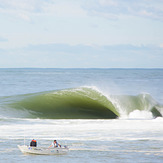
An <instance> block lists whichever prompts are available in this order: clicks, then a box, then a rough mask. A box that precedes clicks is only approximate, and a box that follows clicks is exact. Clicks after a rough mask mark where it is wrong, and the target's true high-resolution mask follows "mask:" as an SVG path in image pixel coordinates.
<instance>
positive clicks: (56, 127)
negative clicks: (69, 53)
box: [0, 68, 163, 163]
mask: <svg viewBox="0 0 163 163" xmlns="http://www.w3.org/2000/svg"><path fill="white" fill-rule="evenodd" d="M162 116H163V69H98V68H97V69H45V68H42V69H41V68H38V69H32V68H31V69H29V68H24V69H19V68H18V69H0V162H2V163H3V162H4V163H10V162H13V163H16V162H22V163H29V162H60V163H77V162H78V163H112V162H113V163H114V162H115V163H116V162H118V163H130V162H131V163H133V162H135V163H138V162H141V163H162V162H163V118H162ZM31 139H36V140H37V143H38V146H43V147H48V146H49V145H51V143H52V141H53V140H54V139H57V141H58V142H59V143H60V144H61V145H66V146H68V147H69V149H70V150H69V152H68V154H65V155H56V156H51V155H50V156H48V155H30V154H23V153H21V151H20V150H19V149H18V147H17V145H24V144H26V145H29V143H30V141H31Z"/></svg>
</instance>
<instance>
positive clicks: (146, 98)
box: [0, 87, 163, 119]
mask: <svg viewBox="0 0 163 163" xmlns="http://www.w3.org/2000/svg"><path fill="white" fill-rule="evenodd" d="M0 101H1V105H2V106H1V108H3V109H4V108H5V110H7V112H12V113H13V112H15V116H16V117H19V116H20V115H23V114H24V116H25V117H28V118H49V119H50V118H51V119H115V118H118V117H123V116H128V117H130V118H135V117H134V116H133V115H135V114H134V112H135V111H136V110H137V111H138V112H139V113H140V114H141V113H143V114H144V112H145V113H146V112H148V113H149V115H150V117H161V116H162V114H161V112H162V109H163V107H162V106H160V105H159V104H158V103H157V102H156V101H155V100H154V99H153V98H152V97H151V96H150V95H149V94H140V95H137V96H129V95H120V96H118V95H106V94H104V93H103V92H101V91H99V90H98V88H96V87H79V88H74V89H65V90H56V91H50V92H41V93H34V94H26V95H19V96H12V97H4V98H1V99H0ZM136 114H137V115H138V113H136ZM12 115H13V114H12Z"/></svg>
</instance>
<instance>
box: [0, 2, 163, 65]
mask: <svg viewBox="0 0 163 163" xmlns="http://www.w3.org/2000/svg"><path fill="white" fill-rule="evenodd" d="M0 67H1V68H5V67H46V68H48V67H49V68H50V67H54V68H75V67H77V68H78V67H81V68H92V67H96V68H163V1H162V0H134V1H133V0H125V1H124V0H0Z"/></svg>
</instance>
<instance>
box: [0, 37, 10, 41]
mask: <svg viewBox="0 0 163 163" xmlns="http://www.w3.org/2000/svg"><path fill="white" fill-rule="evenodd" d="M7 41H8V39H6V38H4V37H0V42H7Z"/></svg>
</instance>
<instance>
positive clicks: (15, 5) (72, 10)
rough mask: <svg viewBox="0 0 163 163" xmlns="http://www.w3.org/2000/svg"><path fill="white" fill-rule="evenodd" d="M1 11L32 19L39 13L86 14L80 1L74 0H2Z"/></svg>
mask: <svg viewBox="0 0 163 163" xmlns="http://www.w3.org/2000/svg"><path fill="white" fill-rule="evenodd" d="M0 12H1V13H5V14H10V15H12V16H16V17H19V18H22V19H24V20H27V21H30V20H31V19H32V17H33V16H39V15H45V16H49V15H54V16H64V17H66V16H68V15H71V16H72V15H73V16H76V15H78V16H79V15H85V13H86V12H85V11H84V10H83V9H82V8H81V7H80V3H76V2H74V1H65V0H61V1H57V0H46V1H45V0H23V1H22V0H10V1H6V0H0Z"/></svg>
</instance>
